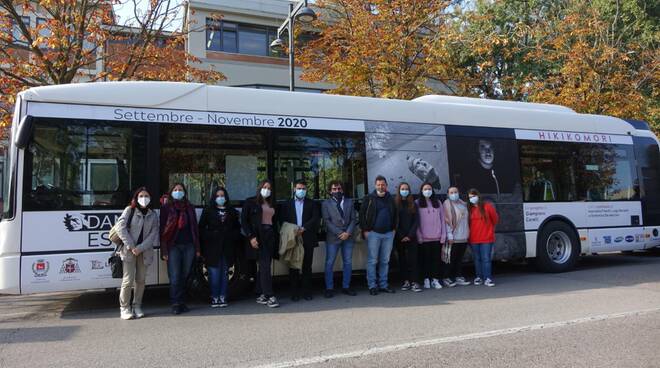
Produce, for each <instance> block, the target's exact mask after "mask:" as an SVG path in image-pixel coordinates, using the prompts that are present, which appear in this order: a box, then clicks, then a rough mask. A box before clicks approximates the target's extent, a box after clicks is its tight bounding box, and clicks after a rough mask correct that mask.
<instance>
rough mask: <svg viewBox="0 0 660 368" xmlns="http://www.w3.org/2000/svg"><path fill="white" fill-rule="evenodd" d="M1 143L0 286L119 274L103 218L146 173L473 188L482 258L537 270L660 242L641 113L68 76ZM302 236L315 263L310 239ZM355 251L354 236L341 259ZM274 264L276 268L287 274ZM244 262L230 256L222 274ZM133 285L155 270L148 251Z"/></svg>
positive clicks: (23, 108)
mask: <svg viewBox="0 0 660 368" xmlns="http://www.w3.org/2000/svg"><path fill="white" fill-rule="evenodd" d="M9 142H10V146H9V147H8V149H7V150H6V157H5V160H4V166H5V174H4V175H3V180H4V183H3V185H2V186H1V187H2V188H3V191H4V192H3V195H2V198H3V201H4V204H3V205H4V208H3V213H2V221H0V293H16V294H18V293H22V294H27V293H36V292H50V291H59V290H75V289H88V288H112V287H116V286H118V284H119V280H117V279H112V278H111V276H110V270H109V269H108V265H107V263H106V261H107V259H108V256H109V254H110V251H111V249H112V245H111V243H110V241H109V240H108V231H109V230H110V228H111V227H112V225H113V224H114V222H115V221H116V219H117V217H118V215H119V214H120V212H121V210H122V208H123V207H124V206H125V205H126V204H127V203H128V200H129V197H130V194H131V191H132V190H133V189H134V188H137V187H140V186H143V185H146V186H147V188H149V190H150V191H151V193H152V195H153V196H154V198H157V197H158V196H159V195H160V194H162V193H164V192H166V191H167V190H168V189H169V187H170V186H171V185H172V183H174V182H179V181H181V182H184V183H185V184H186V185H187V187H188V195H189V198H190V200H191V201H192V202H193V203H194V204H195V205H196V206H198V208H200V209H201V207H202V206H203V205H204V204H206V202H207V200H208V198H209V194H210V190H211V188H212V187H213V186H215V185H223V186H225V187H226V188H227V189H228V192H229V194H230V197H231V199H232V201H233V203H234V204H235V205H236V206H237V207H239V208H240V206H241V204H242V202H243V200H245V199H246V198H247V197H250V196H253V195H254V194H255V192H256V185H257V182H258V181H259V180H262V179H266V178H269V179H271V180H272V181H273V183H274V193H275V195H276V198H277V199H279V200H283V199H287V198H290V196H291V191H292V187H293V182H294V181H295V180H297V179H301V178H303V179H305V180H306V181H307V182H308V192H309V195H310V196H312V197H313V198H315V199H317V200H321V199H324V198H327V197H328V188H327V186H328V183H329V182H330V181H331V180H340V181H341V182H342V183H344V187H345V192H346V193H347V195H350V196H351V197H354V198H358V199H359V198H361V197H363V196H364V195H365V194H366V193H367V192H368V191H370V190H373V182H374V178H375V177H376V176H377V175H384V176H385V177H386V178H387V179H388V181H389V184H390V190H393V189H394V188H395V186H396V185H397V184H398V183H399V182H401V181H406V182H408V183H410V185H411V186H412V188H413V192H417V189H418V188H419V186H420V184H421V183H422V182H424V181H428V182H431V183H433V186H434V188H435V190H436V191H437V192H438V193H445V191H446V189H447V187H448V186H450V185H457V186H459V187H460V189H461V190H462V191H463V193H465V191H466V190H467V189H468V188H470V187H475V188H478V189H479V190H480V191H481V192H482V193H483V194H484V196H485V197H487V198H488V199H489V200H491V201H493V202H494V203H495V205H496V207H497V210H498V211H499V213H500V214H501V218H502V222H501V223H500V224H499V225H498V227H497V242H496V246H495V258H496V259H502V260H513V259H524V258H534V259H535V263H536V264H537V265H538V266H539V267H540V268H541V269H542V270H546V271H551V272H560V271H565V270H568V269H570V268H571V267H572V266H573V265H574V264H575V262H576V260H577V258H578V257H579V256H580V254H593V253H599V252H611V251H626V250H637V249H646V248H651V247H655V246H658V245H660V235H659V233H658V230H659V229H660V198H659V197H658V193H659V192H660V191H659V189H660V188H659V180H660V160H659V157H660V151H659V149H658V141H657V139H656V137H655V136H654V135H653V134H652V133H651V132H650V131H649V128H648V126H647V125H646V124H645V123H643V122H637V121H624V120H621V119H617V118H613V117H608V116H596V115H585V114H578V113H575V112H574V111H573V110H571V109H568V108H565V107H562V106H554V105H544V104H533V103H514V102H502V101H488V100H481V99H469V98H459V97H446V96H425V97H421V98H418V99H415V100H413V101H398V100H386V99H374V98H360V97H346V96H333V95H317V94H305V93H290V92H278V91H264V90H251V89H242V88H227V87H218V86H207V85H202V84H185V83H164V82H125V83H93V84H77V85H65V86H52V87H40V88H33V89H30V90H27V91H25V92H23V93H21V94H20V95H19V96H18V100H17V105H16V108H15V114H14V120H13V125H12V127H11V137H10V140H9ZM154 202H157V201H154ZM321 235H322V234H321ZM321 239H323V238H321ZM317 249H318V250H317V252H316V254H315V259H314V265H313V268H314V271H315V272H321V271H322V269H323V260H324V257H325V252H324V246H323V243H322V242H321V246H320V247H319V248H317ZM239 254H241V253H240V252H239ZM365 261H366V257H365V250H364V245H362V244H361V243H358V245H357V246H356V251H355V256H354V266H355V268H356V269H360V268H364V264H365ZM274 262H275V267H274V268H273V270H274V271H273V272H274V273H275V274H277V275H280V274H285V272H286V268H285V267H284V266H283V265H282V264H280V262H279V261H274ZM337 263H338V265H337V267H340V266H339V263H340V262H337ZM249 264H250V263H249V262H248V261H246V260H245V259H243V257H242V256H241V257H239V259H238V260H237V261H236V265H235V267H234V273H233V275H232V280H233V281H232V282H233V283H234V284H236V283H238V282H239V281H240V280H244V279H245V276H246V275H247V274H248V273H249V271H247V269H249V268H250V267H247V265H249ZM148 283H149V284H152V285H155V284H166V283H167V274H166V269H165V264H164V263H163V262H160V263H158V264H156V265H155V266H154V267H151V268H150V271H149V274H148Z"/></svg>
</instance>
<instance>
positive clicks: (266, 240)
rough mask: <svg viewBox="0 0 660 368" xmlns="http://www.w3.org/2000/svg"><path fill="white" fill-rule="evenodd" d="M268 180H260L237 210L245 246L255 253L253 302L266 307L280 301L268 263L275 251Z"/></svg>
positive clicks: (273, 216)
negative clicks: (254, 189)
mask: <svg viewBox="0 0 660 368" xmlns="http://www.w3.org/2000/svg"><path fill="white" fill-rule="evenodd" d="M272 188H273V187H272V185H271V183H270V181H268V180H264V181H262V182H261V183H260V184H259V187H258V188H257V195H256V196H254V197H251V198H248V199H246V200H245V205H243V210H242V211H241V226H242V228H243V233H244V234H245V236H246V238H247V239H248V243H249V245H248V247H249V248H248V249H250V250H252V251H254V252H256V258H257V263H258V266H259V271H258V272H257V278H256V280H257V293H258V294H260V295H259V297H258V298H257V303H259V304H264V305H266V306H268V307H270V308H276V307H279V306H280V304H279V303H278V301H277V298H275V295H273V278H272V275H271V263H272V262H273V255H274V253H275V252H276V251H277V244H278V242H277V230H276V229H275V226H276V225H277V217H276V213H275V203H276V202H275V199H274V198H273V196H272Z"/></svg>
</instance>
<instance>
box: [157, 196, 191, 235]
mask: <svg viewBox="0 0 660 368" xmlns="http://www.w3.org/2000/svg"><path fill="white" fill-rule="evenodd" d="M188 206H189V204H188V202H187V201H186V202H184V201H173V203H172V207H173V208H174V211H170V213H169V214H168V215H167V223H166V224H165V230H163V237H162V239H163V240H164V241H165V242H166V243H167V244H169V243H170V242H171V241H172V240H173V239H174V235H175V234H176V233H177V231H179V230H181V229H184V228H185V227H186V225H187V224H188Z"/></svg>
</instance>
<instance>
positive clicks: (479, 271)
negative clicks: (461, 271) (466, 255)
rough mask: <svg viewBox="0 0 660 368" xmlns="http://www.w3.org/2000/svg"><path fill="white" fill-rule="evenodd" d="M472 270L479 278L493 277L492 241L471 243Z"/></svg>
mask: <svg viewBox="0 0 660 368" xmlns="http://www.w3.org/2000/svg"><path fill="white" fill-rule="evenodd" d="M471 246H472V248H471V249H472V258H473V259H474V272H475V274H476V275H477V277H480V278H481V279H483V280H485V279H491V280H492V279H493V272H492V268H493V267H492V262H493V257H492V252H493V243H482V244H471Z"/></svg>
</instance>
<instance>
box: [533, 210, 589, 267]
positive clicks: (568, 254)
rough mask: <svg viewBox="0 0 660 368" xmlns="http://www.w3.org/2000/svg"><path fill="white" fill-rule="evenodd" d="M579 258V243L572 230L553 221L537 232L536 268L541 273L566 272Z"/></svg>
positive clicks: (564, 224)
mask: <svg viewBox="0 0 660 368" xmlns="http://www.w3.org/2000/svg"><path fill="white" fill-rule="evenodd" d="M579 256H580V243H579V242H578V238H577V235H575V231H574V230H573V228H572V227H571V226H570V225H568V224H567V223H565V222H562V221H553V222H549V223H548V224H546V225H545V226H544V227H543V229H542V230H541V231H540V232H539V236H538V238H537V241H536V267H537V268H538V269H539V270H541V271H543V272H566V271H569V270H571V269H573V267H574V266H575V263H576V262H577V259H578V257H579Z"/></svg>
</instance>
